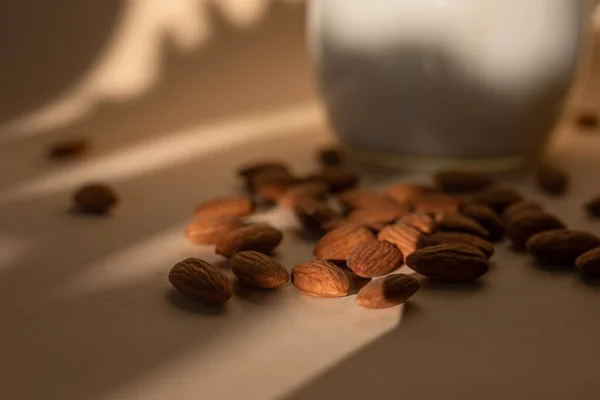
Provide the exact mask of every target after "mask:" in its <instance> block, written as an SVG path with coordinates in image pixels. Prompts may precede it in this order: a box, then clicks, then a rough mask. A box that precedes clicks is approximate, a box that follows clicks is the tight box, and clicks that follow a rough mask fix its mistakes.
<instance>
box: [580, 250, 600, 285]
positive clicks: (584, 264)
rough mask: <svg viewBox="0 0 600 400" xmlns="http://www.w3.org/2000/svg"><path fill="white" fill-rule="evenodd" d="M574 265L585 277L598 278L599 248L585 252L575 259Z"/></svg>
mask: <svg viewBox="0 0 600 400" xmlns="http://www.w3.org/2000/svg"><path fill="white" fill-rule="evenodd" d="M575 265H576V266H577V268H578V269H579V271H580V272H581V273H582V274H583V275H584V276H585V277H589V278H597V277H600V248H595V249H593V250H590V251H587V252H585V253H583V254H582V255H580V256H579V257H577V259H576V260H575Z"/></svg>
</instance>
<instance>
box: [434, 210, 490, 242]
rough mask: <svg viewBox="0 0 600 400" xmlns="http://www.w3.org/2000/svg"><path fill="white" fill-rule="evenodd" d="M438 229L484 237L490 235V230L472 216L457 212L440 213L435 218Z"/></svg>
mask: <svg viewBox="0 0 600 400" xmlns="http://www.w3.org/2000/svg"><path fill="white" fill-rule="evenodd" d="M435 222H436V223H437V229H438V230H440V231H443V232H463V233H470V234H471V235H475V236H479V237H482V238H484V239H487V238H489V237H490V232H489V231H488V230H487V229H485V228H484V227H483V226H481V225H480V224H479V223H477V221H475V220H474V219H472V218H469V217H466V216H464V215H462V214H459V213H457V212H449V213H442V214H438V215H437V216H436V218H435Z"/></svg>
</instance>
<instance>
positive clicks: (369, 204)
mask: <svg viewBox="0 0 600 400" xmlns="http://www.w3.org/2000/svg"><path fill="white" fill-rule="evenodd" d="M338 200H339V202H340V203H341V204H342V206H343V207H344V208H345V209H346V210H356V209H360V208H393V207H397V204H396V203H394V202H393V201H392V200H391V199H389V198H388V197H386V196H384V195H382V194H379V193H377V192H375V191H373V190H368V189H352V190H347V191H345V192H342V193H340V194H339V195H338Z"/></svg>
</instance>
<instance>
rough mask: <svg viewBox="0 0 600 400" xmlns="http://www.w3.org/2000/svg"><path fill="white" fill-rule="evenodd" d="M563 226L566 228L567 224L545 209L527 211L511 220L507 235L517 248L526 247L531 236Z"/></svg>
mask: <svg viewBox="0 0 600 400" xmlns="http://www.w3.org/2000/svg"><path fill="white" fill-rule="evenodd" d="M562 228H565V225H564V224H563V223H562V221H560V220H559V219H558V218H556V217H555V216H554V215H552V214H549V213H547V212H544V211H527V212H523V213H521V214H518V217H516V218H513V219H512V220H510V221H509V223H508V226H507V227H506V236H507V237H508V238H509V239H510V241H511V242H512V243H513V245H514V246H515V248H517V249H524V248H525V244H526V243H527V241H528V240H529V238H530V237H532V236H533V235H535V234H536V233H540V232H544V231H550V230H553V229H562Z"/></svg>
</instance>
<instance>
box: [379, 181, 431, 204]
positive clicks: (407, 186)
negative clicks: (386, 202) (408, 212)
mask: <svg viewBox="0 0 600 400" xmlns="http://www.w3.org/2000/svg"><path fill="white" fill-rule="evenodd" d="M435 192H436V190H435V189H433V188H431V187H428V186H425V185H418V184H413V183H397V184H394V185H390V186H388V187H387V188H386V190H385V194H386V195H387V196H388V197H390V198H391V199H392V200H394V201H395V202H396V203H399V204H412V203H414V202H415V200H416V199H417V198H419V197H421V196H423V195H427V194H432V193H435Z"/></svg>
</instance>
